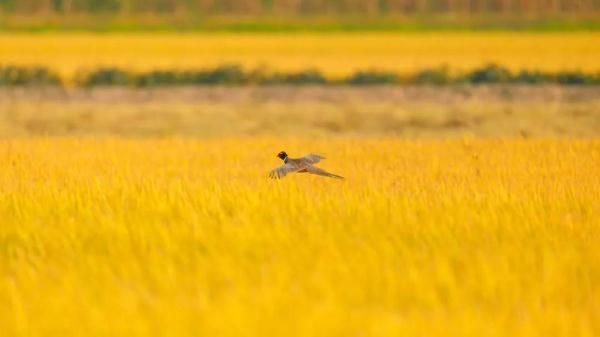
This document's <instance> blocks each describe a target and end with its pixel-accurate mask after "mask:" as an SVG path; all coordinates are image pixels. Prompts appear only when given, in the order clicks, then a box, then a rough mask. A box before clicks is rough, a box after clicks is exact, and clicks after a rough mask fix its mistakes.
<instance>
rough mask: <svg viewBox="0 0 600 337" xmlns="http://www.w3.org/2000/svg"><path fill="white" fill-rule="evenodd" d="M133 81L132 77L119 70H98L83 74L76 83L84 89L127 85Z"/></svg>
mask: <svg viewBox="0 0 600 337" xmlns="http://www.w3.org/2000/svg"><path fill="white" fill-rule="evenodd" d="M132 81H133V76H132V75H131V74H130V73H128V72H127V71H125V70H122V69H119V68H100V69H98V70H95V71H92V72H90V73H83V74H81V75H80V76H79V78H78V79H77V83H78V84H79V85H82V86H84V87H93V86H108V85H128V84H130V83H131V82H132Z"/></svg>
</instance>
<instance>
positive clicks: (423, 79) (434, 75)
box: [412, 67, 453, 85]
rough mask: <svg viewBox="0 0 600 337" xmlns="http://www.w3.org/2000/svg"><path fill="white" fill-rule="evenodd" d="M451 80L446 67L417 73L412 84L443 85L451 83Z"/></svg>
mask: <svg viewBox="0 0 600 337" xmlns="http://www.w3.org/2000/svg"><path fill="white" fill-rule="evenodd" d="M452 80H453V79H452V78H451V77H450V74H449V73H448V68H447V67H440V68H437V69H426V70H423V71H421V72H418V73H417V74H416V75H415V76H414V78H413V79H412V82H413V83H415V84H434V85H443V84H448V83H451V82H452Z"/></svg>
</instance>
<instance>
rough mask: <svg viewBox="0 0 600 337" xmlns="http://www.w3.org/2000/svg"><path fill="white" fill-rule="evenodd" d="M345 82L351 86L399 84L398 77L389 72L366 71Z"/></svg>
mask: <svg viewBox="0 0 600 337" xmlns="http://www.w3.org/2000/svg"><path fill="white" fill-rule="evenodd" d="M346 82H347V83H348V84H352V85H375V84H395V83H399V82H400V77H399V76H398V75H396V74H395V73H391V72H383V71H377V70H366V71H359V72H357V73H355V74H354V75H352V76H351V77H350V78H348V80H347V81H346Z"/></svg>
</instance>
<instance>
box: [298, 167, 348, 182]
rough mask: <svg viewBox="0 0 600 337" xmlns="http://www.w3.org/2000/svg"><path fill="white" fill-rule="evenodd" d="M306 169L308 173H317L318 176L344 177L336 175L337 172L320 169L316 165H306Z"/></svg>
mask: <svg viewBox="0 0 600 337" xmlns="http://www.w3.org/2000/svg"><path fill="white" fill-rule="evenodd" d="M306 171H307V172H308V173H311V174H316V175H319V176H324V177H330V178H336V179H344V177H342V176H338V175H337V174H333V173H329V172H327V171H325V170H323V169H320V168H318V167H315V166H308V167H306Z"/></svg>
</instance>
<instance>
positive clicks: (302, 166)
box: [269, 151, 344, 179]
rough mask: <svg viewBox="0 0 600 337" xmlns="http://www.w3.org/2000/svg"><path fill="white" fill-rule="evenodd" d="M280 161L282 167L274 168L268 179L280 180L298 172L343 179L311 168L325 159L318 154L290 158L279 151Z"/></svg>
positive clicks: (316, 168)
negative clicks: (281, 161)
mask: <svg viewBox="0 0 600 337" xmlns="http://www.w3.org/2000/svg"><path fill="white" fill-rule="evenodd" d="M277 157H279V158H280V159H281V160H283V165H281V166H279V167H277V168H275V169H274V170H272V171H271V172H270V173H269V177H270V178H272V179H280V178H283V177H285V176H286V175H287V174H288V173H294V172H300V173H311V174H316V175H319V176H324V177H330V178H337V179H344V177H342V176H338V175H337V174H333V173H329V172H327V171H325V170H323V169H320V168H318V167H315V166H313V164H316V163H318V162H320V161H321V159H325V157H323V156H321V155H318V154H313V153H311V154H307V155H306V156H304V157H301V158H290V157H289V156H288V154H287V153H285V151H281V152H279V153H278V154H277Z"/></svg>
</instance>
